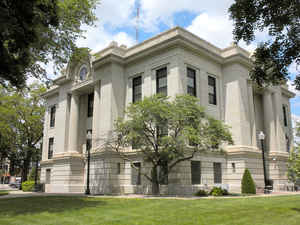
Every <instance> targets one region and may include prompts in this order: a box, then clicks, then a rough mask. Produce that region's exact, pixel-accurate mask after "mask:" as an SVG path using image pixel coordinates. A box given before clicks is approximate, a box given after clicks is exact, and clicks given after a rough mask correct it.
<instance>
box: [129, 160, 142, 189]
mask: <svg viewBox="0 0 300 225" xmlns="http://www.w3.org/2000/svg"><path fill="white" fill-rule="evenodd" d="M133 165H134V166H135V167H136V168H137V169H136V168H133V167H132V168H131V184H132V185H140V184H141V163H140V162H136V163H133Z"/></svg>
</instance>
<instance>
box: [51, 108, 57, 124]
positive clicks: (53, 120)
mask: <svg viewBox="0 0 300 225" xmlns="http://www.w3.org/2000/svg"><path fill="white" fill-rule="evenodd" d="M55 115H56V105H53V106H51V107H50V128H53V127H55Z"/></svg>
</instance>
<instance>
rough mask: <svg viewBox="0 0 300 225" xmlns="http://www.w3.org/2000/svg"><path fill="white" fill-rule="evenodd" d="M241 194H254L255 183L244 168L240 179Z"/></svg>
mask: <svg viewBox="0 0 300 225" xmlns="http://www.w3.org/2000/svg"><path fill="white" fill-rule="evenodd" d="M242 194H256V187H255V183H254V181H253V179H252V176H251V173H250V171H249V170H248V169H245V172H244V175H243V179H242Z"/></svg>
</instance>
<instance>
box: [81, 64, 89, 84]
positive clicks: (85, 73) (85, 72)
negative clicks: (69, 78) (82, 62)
mask: <svg viewBox="0 0 300 225" xmlns="http://www.w3.org/2000/svg"><path fill="white" fill-rule="evenodd" d="M87 73H88V70H87V68H86V66H82V67H81V69H80V71H79V79H80V80H81V81H83V80H85V79H86V78H87Z"/></svg>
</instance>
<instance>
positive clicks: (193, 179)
mask: <svg viewBox="0 0 300 225" xmlns="http://www.w3.org/2000/svg"><path fill="white" fill-rule="evenodd" d="M196 163H197V164H198V165H197V168H198V169H199V171H198V173H196V174H195V172H193V171H194V170H193V166H195V165H193V164H196ZM194 169H195V168H194ZM201 172H202V171H201V161H199V160H191V184H192V185H199V184H201V177H202V174H201ZM197 175H198V176H197ZM195 178H196V181H195Z"/></svg>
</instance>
